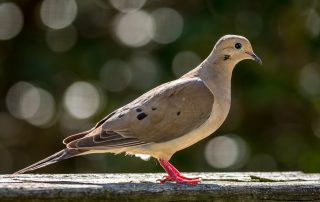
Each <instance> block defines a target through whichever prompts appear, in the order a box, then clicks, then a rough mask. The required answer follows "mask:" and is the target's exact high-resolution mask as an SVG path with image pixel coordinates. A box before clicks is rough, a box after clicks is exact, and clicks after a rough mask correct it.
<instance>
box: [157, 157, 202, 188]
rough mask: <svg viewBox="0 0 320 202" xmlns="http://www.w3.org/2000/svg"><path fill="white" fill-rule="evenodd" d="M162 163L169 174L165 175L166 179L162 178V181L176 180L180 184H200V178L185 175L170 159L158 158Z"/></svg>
mask: <svg viewBox="0 0 320 202" xmlns="http://www.w3.org/2000/svg"><path fill="white" fill-rule="evenodd" d="M158 161H159V163H160V165H161V166H162V167H163V169H164V170H165V171H166V172H167V173H168V176H165V177H164V179H162V180H160V183H165V182H167V181H175V182H176V183H179V184H199V183H200V179H199V178H188V177H185V176H183V175H182V174H181V173H180V172H179V171H178V170H177V169H176V168H175V167H174V166H173V165H171V164H170V163H169V162H168V161H165V160H162V159H158Z"/></svg>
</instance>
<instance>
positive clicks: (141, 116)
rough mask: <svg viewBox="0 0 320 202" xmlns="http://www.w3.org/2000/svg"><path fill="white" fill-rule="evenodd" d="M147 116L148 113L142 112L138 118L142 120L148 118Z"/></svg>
mask: <svg viewBox="0 0 320 202" xmlns="http://www.w3.org/2000/svg"><path fill="white" fill-rule="evenodd" d="M147 116H148V115H147V114H146V113H140V114H138V116H137V119H138V120H142V119H144V118H146V117H147Z"/></svg>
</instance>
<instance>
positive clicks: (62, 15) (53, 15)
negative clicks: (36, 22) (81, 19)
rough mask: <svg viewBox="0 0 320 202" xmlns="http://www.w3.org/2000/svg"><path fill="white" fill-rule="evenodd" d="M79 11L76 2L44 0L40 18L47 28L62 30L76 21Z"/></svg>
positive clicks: (73, 0)
mask: <svg viewBox="0 0 320 202" xmlns="http://www.w3.org/2000/svg"><path fill="white" fill-rule="evenodd" d="M77 11H78V7H77V3H76V1H75V0H44V1H43V2H42V4H41V7H40V17H41V20H42V22H43V24H45V25H46V26H48V27H50V28H52V29H62V28H65V27H67V26H69V25H70V24H71V23H72V22H73V21H74V19H75V18H76V16H77Z"/></svg>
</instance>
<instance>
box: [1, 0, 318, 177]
mask: <svg viewBox="0 0 320 202" xmlns="http://www.w3.org/2000/svg"><path fill="white" fill-rule="evenodd" d="M11 2H14V3H15V4H16V5H17V6H18V7H19V8H20V9H21V11H22V14H23V27H22V29H21V31H20V32H19V33H18V35H17V36H15V37H14V38H12V39H9V40H1V41H0V95H1V96H0V97H1V99H0V128H1V131H0V162H2V163H1V166H0V173H11V172H13V171H15V170H17V169H20V168H22V167H25V166H27V165H29V164H31V163H33V162H35V161H37V160H40V159H42V158H44V157H46V156H48V155H50V154H52V153H54V152H56V151H58V150H60V149H61V148H63V145H62V143H61V141H62V139H63V138H64V137H66V136H67V135H70V134H72V133H75V132H78V131H81V130H85V129H89V128H91V127H92V126H93V125H94V123H95V122H97V121H99V120H100V119H101V118H103V117H104V116H105V115H107V114H108V113H109V112H111V111H112V110H114V109H116V108H117V107H120V106H121V105H123V104H125V103H127V102H129V101H130V100H132V99H134V98H135V97H137V96H139V95H140V94H141V93H143V92H146V91H147V90H149V89H151V88H153V87H155V86H157V85H159V84H161V83H163V82H165V81H169V80H172V79H174V78H176V76H175V75H174V73H173V70H172V62H173V60H174V57H175V56H176V55H177V54H178V53H180V52H182V51H191V52H193V53H195V54H196V55H198V56H199V58H201V60H202V59H204V58H205V57H206V56H207V55H208V54H209V53H210V51H211V49H212V48H213V45H214V44H215V42H216V41H217V40H218V39H219V38H220V37H221V36H223V35H225V34H239V35H243V36H246V37H247V38H248V39H249V40H250V41H251V43H252V46H253V49H254V50H255V52H256V54H257V55H259V56H260V57H261V58H262V60H263V66H262V67H260V66H258V65H257V64H255V63H253V62H251V61H244V62H241V63H240V64H238V67H237V68H236V69H235V71H234V74H233V81H232V99H233V100H232V107H231V111H230V114H229V116H228V118H227V120H226V122H225V123H224V125H223V126H222V127H221V128H220V129H219V130H218V131H216V132H215V134H214V135H212V136H210V137H208V138H206V139H205V140H203V141H201V142H199V143H197V144H196V145H193V146H191V147H190V148H188V149H185V150H183V151H180V152H178V153H177V154H176V155H174V156H173V158H172V160H171V161H172V163H173V164H174V165H175V166H177V168H179V169H181V170H182V171H274V170H277V171H287V170H301V171H305V172H319V171H320V158H319V156H320V68H319V67H320V66H319V65H320V40H319V31H320V16H319V15H320V5H319V3H318V1H310V0H306V1H301V0H295V1H287V0H284V1H278V0H268V1H266V0H263V1H254V0H245V1H242V2H241V3H239V2H236V1H231V0H198V1H191V0H189V1H183V3H182V2H181V1H153V0H147V1H146V2H145V4H144V5H143V7H142V8H141V10H143V11H144V12H146V13H152V12H153V11H155V10H156V9H159V8H163V7H166V8H171V9H173V10H175V11H176V12H177V13H178V14H180V15H181V16H182V19H183V28H182V32H181V34H180V35H179V36H178V37H177V39H175V40H173V41H172V42H169V43H157V42H156V41H153V40H150V41H149V42H147V43H146V44H144V45H141V46H137V47H132V46H130V45H129V46H128V45H126V44H125V43H123V42H121V40H119V38H117V36H116V34H115V33H116V32H115V29H116V25H115V23H117V21H116V20H115V19H116V18H117V16H119V15H124V14H120V11H118V10H117V9H115V8H114V7H113V6H112V5H111V3H110V2H109V1H107V0H105V1H103V0H94V1H77V14H76V18H75V19H74V21H73V22H72V25H69V28H70V26H71V27H72V28H71V29H73V31H75V33H76V35H74V33H73V31H72V32H71V35H70V36H69V35H67V37H66V38H63V39H61V38H59V37H58V39H57V41H51V42H48V40H51V39H50V37H48V33H49V32H54V31H56V30H53V29H51V28H49V27H48V26H47V25H45V24H44V23H43V21H42V20H41V16H40V9H41V5H42V3H43V2H42V1H31V0H23V1H21V0H19V1H18V0H17V1H11ZM0 12H1V5H0ZM58 14H59V13H58ZM58 14H57V15H58ZM0 21H2V22H0V24H3V23H6V21H5V19H0ZM13 23H14V22H13ZM66 29H67V28H66ZM166 29H169V30H170V29H173V27H170V26H168V27H166ZM0 30H1V28H0ZM68 33H69V34H70V32H68ZM0 34H1V32H0ZM53 34H54V33H53ZM72 34H73V35H72ZM52 36H53V37H55V35H52ZM58 36H60V35H58ZM64 36H65V35H63V34H61V36H60V37H64ZM68 36H69V38H68ZM74 37H76V39H75V38H74ZM54 39H55V38H54ZM60 39H61V40H62V41H63V42H59V40H60ZM52 40H53V39H52ZM55 40H56V39H55ZM70 40H75V42H74V44H72V43H71V44H70V48H68V47H67V48H66V50H62V51H61V50H60V49H59V48H61V47H62V49H63V48H64V44H68V43H69V42H70ZM50 43H51V44H53V46H50V45H49V44H50ZM57 43H62V46H61V47H60V46H59V44H57ZM55 46H57V47H58V52H57V51H54V48H52V47H55ZM59 50H60V51H59ZM139 57H140V58H143V60H138V59H137V58H139ZM146 58H147V59H146ZM114 59H116V60H120V61H122V62H124V64H129V66H128V68H129V69H130V68H131V71H132V73H131V74H132V75H130V77H132V78H131V81H132V80H134V82H135V83H132V82H131V83H130V82H129V81H128V85H125V86H124V87H123V89H121V90H118V91H112V89H111V90H109V89H108V88H105V87H104V84H105V83H104V82H105V81H104V79H105V77H104V75H101V72H102V71H101V69H102V68H103V67H104V66H106V65H107V63H108V62H109V61H114ZM148 59H149V60H150V61H151V62H150V61H147V62H145V60H148ZM135 61H138V62H136V63H135ZM139 61H140V62H139ZM141 61H142V62H141ZM148 62H149V63H152V65H154V66H155V67H154V69H153V70H152V71H151V70H150V71H151V72H148V71H149V70H148V67H136V66H138V65H147V64H149V63H148ZM132 64H137V65H136V66H135V65H132ZM130 65H131V66H130ZM120 66H121V65H120ZM119 68H121V67H119ZM139 68H142V70H140V69H139ZM145 68H147V69H145ZM180 68H185V70H184V72H186V71H188V70H189V69H190V67H187V66H186V67H180ZM114 71H117V70H114ZM137 71H141V72H142V73H141V74H142V75H140V77H139V75H138V77H137V75H136V76H135V72H137ZM110 74H112V73H110ZM114 74H117V72H115V73H114ZM139 74H140V73H139ZM111 78H112V76H111V77H110V76H109V79H111ZM115 78H117V77H115ZM149 78H152V81H148V79H149ZM119 79H121V80H119ZM119 79H115V82H118V83H119V85H120V84H123V83H122V81H123V82H125V79H126V77H120V78H119ZM19 81H24V82H27V83H30V84H32V85H34V86H36V87H39V88H41V89H44V90H45V91H46V92H49V93H50V94H51V95H52V97H53V100H54V102H55V105H56V106H55V111H54V118H53V120H52V121H51V122H50V124H47V125H45V126H36V125H34V124H30V122H28V121H26V120H25V119H19V118H16V117H14V116H12V115H11V113H10V111H9V110H8V106H7V105H8V104H6V99H8V98H7V96H8V92H9V91H10V89H11V87H12V86H14V85H15V84H16V83H17V82H19ZM77 81H84V82H89V83H90V84H92V86H94V87H95V88H97V89H98V90H97V92H98V93H100V94H99V95H100V96H101V99H100V100H102V101H103V102H101V103H100V105H99V107H98V108H97V111H96V112H95V113H94V114H93V115H92V116H90V117H89V118H84V119H77V118H75V117H72V116H70V115H67V110H66V107H64V106H63V105H64V104H63V103H64V101H63V100H64V98H63V97H64V95H65V92H66V90H67V89H68V87H69V86H70V85H71V84H73V83H74V82H77ZM137 82H138V83H137ZM106 84H107V85H108V83H106ZM31 97H32V96H31ZM31 100H32V99H31ZM29 104H30V103H29ZM31 104H32V103H31ZM80 106H81V105H80ZM66 125H69V127H66ZM226 134H235V135H236V136H237V137H241V139H242V141H244V142H245V145H246V158H244V160H243V162H242V163H241V165H238V166H231V167H226V168H223V169H217V168H214V167H211V166H210V164H209V163H208V162H207V160H206V158H205V148H206V145H207V143H208V142H209V141H210V140H211V139H212V138H213V137H214V136H218V135H226ZM224 151H225V152H228V150H224ZM155 171H162V169H161V167H160V166H159V165H157V162H156V161H155V160H154V159H152V160H150V161H148V162H146V161H141V160H139V159H137V158H134V157H128V156H125V155H116V156H115V155H112V154H99V155H90V156H87V157H76V158H73V159H69V160H66V161H64V162H62V163H58V164H55V165H52V166H49V167H47V168H44V169H41V170H39V171H37V172H39V173H42V172H54V173H70V172H155Z"/></svg>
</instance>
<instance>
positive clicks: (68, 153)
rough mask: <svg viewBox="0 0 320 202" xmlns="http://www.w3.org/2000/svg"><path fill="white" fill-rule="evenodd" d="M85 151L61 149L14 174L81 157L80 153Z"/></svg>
mask: <svg viewBox="0 0 320 202" xmlns="http://www.w3.org/2000/svg"><path fill="white" fill-rule="evenodd" d="M84 152H85V151H84V150H78V149H69V148H66V149H63V150H61V151H59V152H57V153H55V154H53V155H51V156H49V157H47V158H45V159H43V160H41V161H38V162H36V163H34V164H32V165H30V166H28V167H26V168H23V169H21V170H19V171H17V172H15V173H14V174H21V173H25V172H28V171H32V170H35V169H38V168H42V167H45V166H47V165H50V164H53V163H56V162H58V161H62V160H65V159H68V158H71V157H74V156H78V155H81V154H82V153H84Z"/></svg>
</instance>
